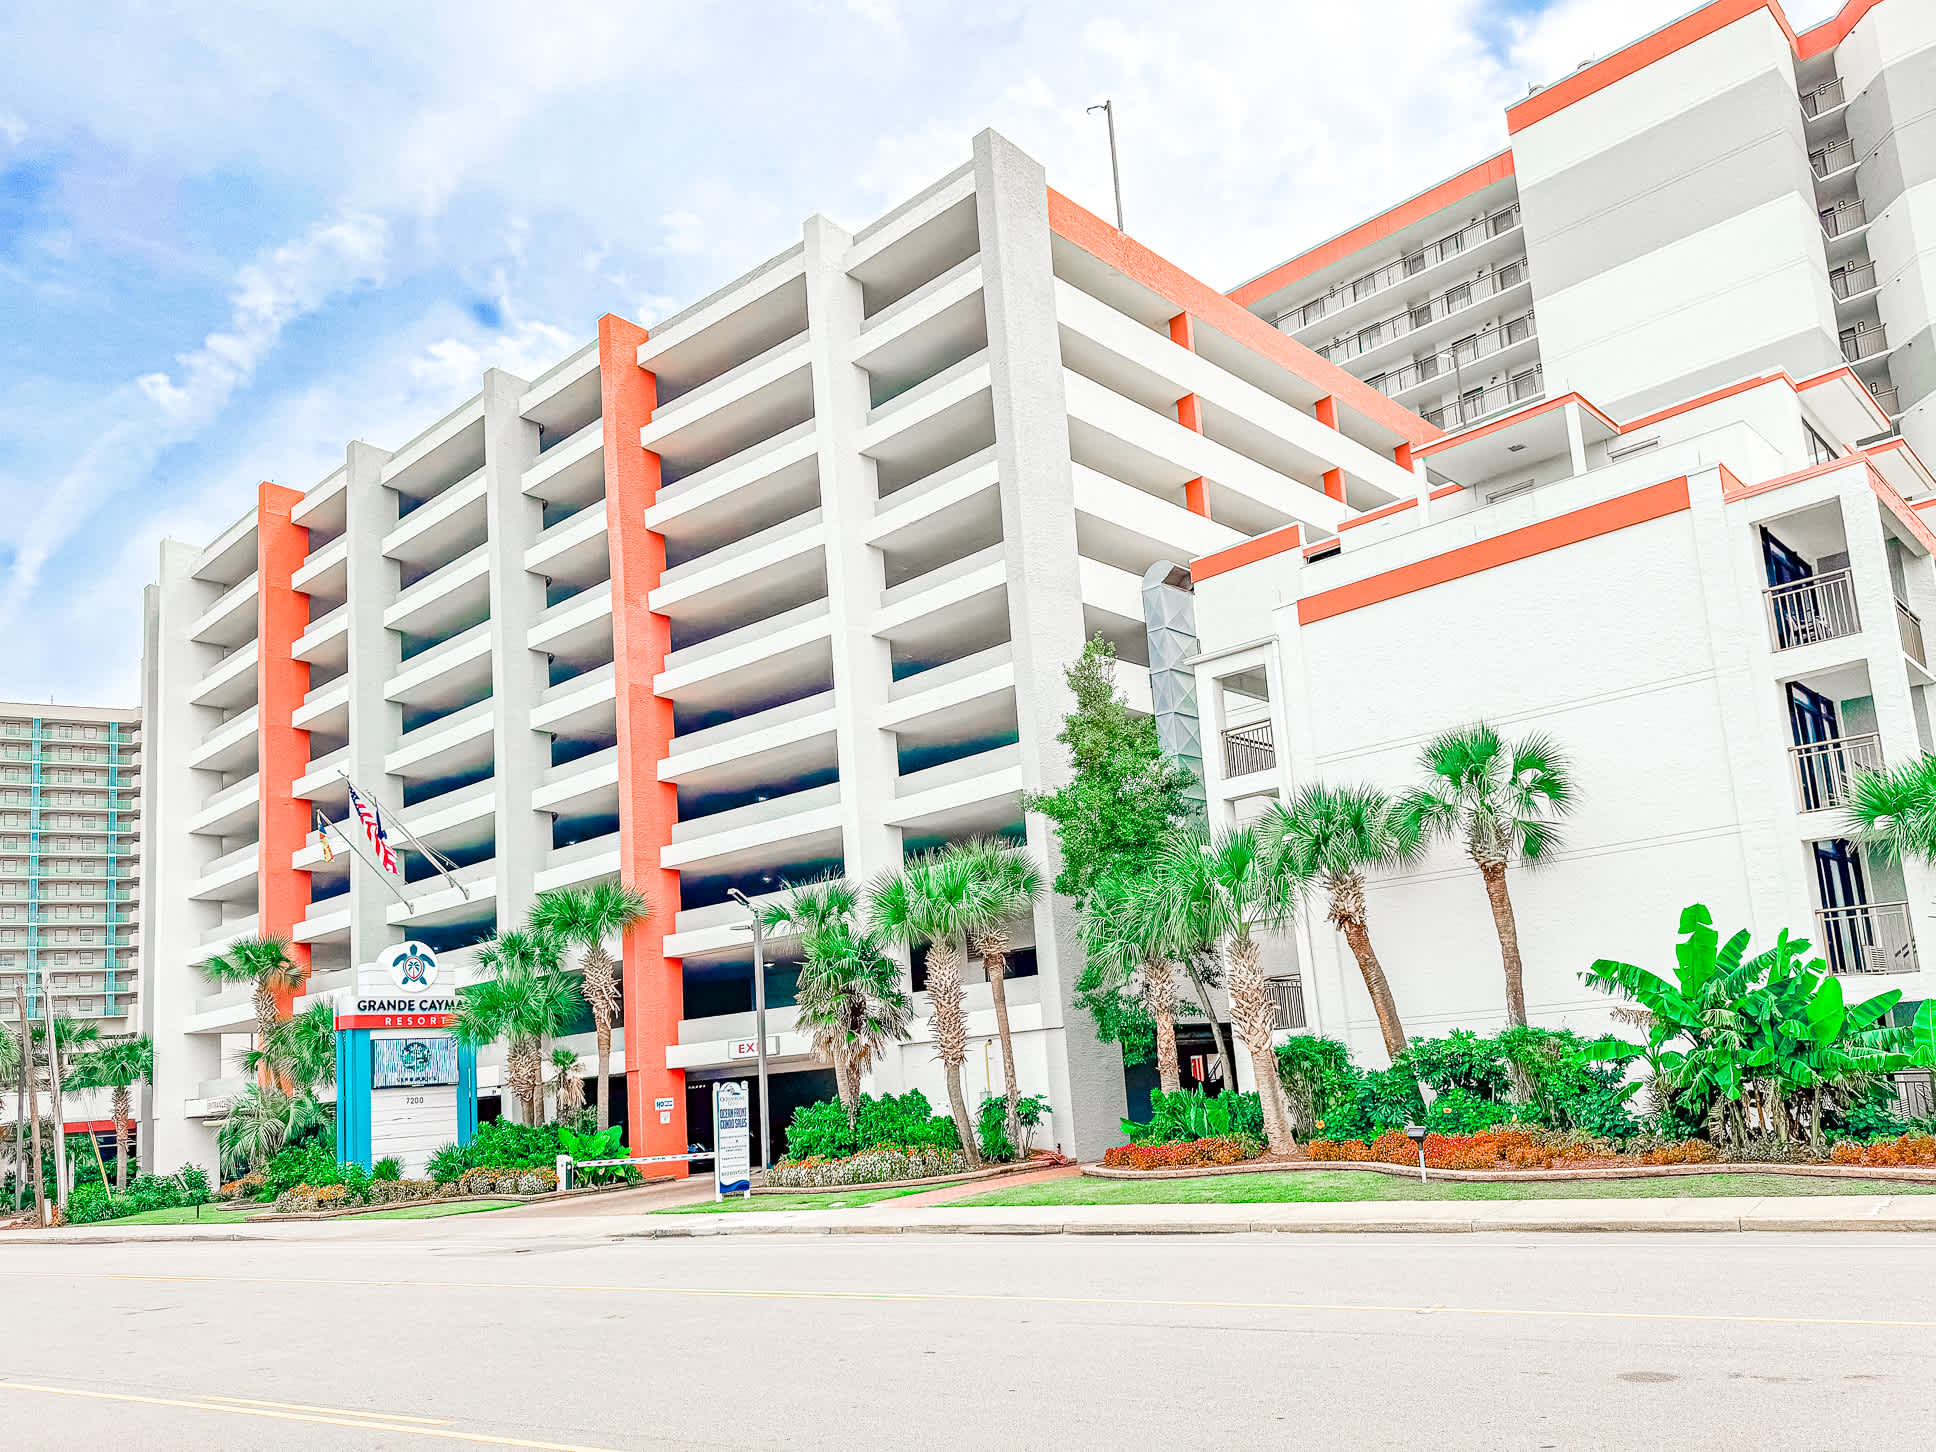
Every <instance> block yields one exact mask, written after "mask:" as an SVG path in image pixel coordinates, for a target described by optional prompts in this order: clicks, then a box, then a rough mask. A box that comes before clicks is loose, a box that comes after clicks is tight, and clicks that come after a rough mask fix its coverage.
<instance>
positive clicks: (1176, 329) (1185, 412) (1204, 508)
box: [1170, 313, 1210, 519]
mask: <svg viewBox="0 0 1936 1452" xmlns="http://www.w3.org/2000/svg"><path fill="white" fill-rule="evenodd" d="M1170 341H1171V342H1172V343H1174V344H1176V345H1177V346H1178V347H1179V348H1188V349H1189V350H1190V351H1191V352H1192V353H1194V352H1196V350H1197V332H1196V324H1195V323H1194V322H1193V321H1192V320H1191V318H1190V315H1189V314H1188V313H1178V314H1177V315H1176V316H1175V317H1173V318H1171V319H1170ZM1176 421H1177V422H1178V423H1180V424H1182V425H1183V427H1185V428H1186V429H1188V430H1190V432H1191V433H1194V434H1200V433H1202V432H1203V401H1202V400H1201V399H1199V398H1198V397H1197V396H1196V395H1195V394H1194V393H1186V394H1184V395H1183V397H1181V398H1179V399H1178V400H1177V401H1176ZM1183 503H1184V505H1185V506H1186V507H1187V508H1188V509H1189V511H1190V513H1192V514H1200V515H1202V516H1203V517H1204V518H1205V519H1208V518H1209V517H1210V491H1209V489H1207V488H1206V487H1205V486H1204V483H1203V480H1202V478H1201V477H1199V478H1195V479H1189V480H1186V481H1185V482H1184V485H1183Z"/></svg>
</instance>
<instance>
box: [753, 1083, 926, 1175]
mask: <svg viewBox="0 0 1936 1452" xmlns="http://www.w3.org/2000/svg"><path fill="white" fill-rule="evenodd" d="M786 1139H787V1150H786V1158H787V1159H789V1160H806V1159H842V1158H845V1157H846V1156H849V1155H852V1154H854V1153H856V1152H858V1151H859V1150H862V1149H871V1148H873V1147H874V1146H876V1145H900V1146H903V1147H907V1148H918V1147H924V1146H925V1147H929V1148H933V1149H951V1150H952V1149H960V1148H961V1136H960V1135H959V1134H957V1133H956V1132H955V1124H954V1121H953V1120H952V1119H950V1118H949V1117H948V1116H947V1115H945V1114H936V1113H935V1112H934V1110H933V1107H932V1106H931V1105H929V1103H928V1096H927V1095H925V1094H923V1093H922V1092H921V1091H920V1090H919V1089H910V1090H909V1091H908V1092H907V1093H905V1094H900V1095H894V1094H883V1095H882V1096H880V1098H878V1099H876V1098H874V1097H872V1096H870V1095H866V1094H863V1095H861V1098H860V1109H859V1113H858V1114H857V1115H856V1120H855V1127H854V1129H853V1130H852V1131H851V1132H850V1131H849V1130H848V1128H847V1111H846V1110H845V1109H844V1108H842V1107H841V1103H840V1101H839V1100H838V1099H823V1100H821V1101H820V1102H819V1103H817V1104H803V1105H801V1106H800V1107H799V1108H798V1109H796V1110H794V1111H793V1118H792V1120H791V1121H790V1122H789V1123H788V1124H787V1131H786Z"/></svg>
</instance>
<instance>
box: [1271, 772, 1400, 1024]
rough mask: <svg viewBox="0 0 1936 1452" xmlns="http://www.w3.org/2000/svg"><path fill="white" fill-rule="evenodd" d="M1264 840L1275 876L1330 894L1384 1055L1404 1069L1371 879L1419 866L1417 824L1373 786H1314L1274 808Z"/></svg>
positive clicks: (1330, 911)
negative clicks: (1378, 870)
mask: <svg viewBox="0 0 1936 1452" xmlns="http://www.w3.org/2000/svg"><path fill="white" fill-rule="evenodd" d="M1258 830H1259V833H1260V835H1262V836H1263V837H1264V838H1265V839H1266V841H1268V843H1269V844H1270V856H1271V863H1272V866H1271V870H1272V873H1273V875H1274V876H1277V877H1279V878H1280V879H1282V880H1283V881H1284V882H1286V883H1298V884H1302V885H1303V886H1304V887H1305V889H1306V890H1308V889H1309V888H1310V887H1311V886H1313V885H1316V886H1320V887H1322V888H1323V889H1324V893H1325V897H1326V902H1327V906H1326V916H1327V917H1329V918H1330V920H1331V923H1332V925H1333V926H1334V927H1336V928H1337V930H1338V931H1339V932H1341V933H1343V934H1344V940H1345V942H1346V943H1348V944H1350V946H1351V953H1352V956H1353V957H1355V958H1356V959H1357V960H1358V971H1359V972H1360V973H1361V974H1363V975H1364V980H1365V991H1366V992H1368V993H1369V994H1370V995H1371V1006H1372V1009H1373V1010H1374V1011H1375V1012H1376V1013H1377V1015H1378V1030H1379V1032H1380V1033H1381V1034H1382V1035H1383V1036H1384V1039H1385V1052H1386V1053H1387V1054H1389V1055H1390V1056H1391V1059H1392V1062H1393V1063H1397V1062H1398V1059H1399V1056H1400V1055H1402V1054H1403V1053H1404V1052H1405V1046H1406V1038H1405V1025H1404V1024H1403V1023H1402V1022H1400V1020H1399V1017H1398V1004H1397V1003H1396V1001H1394V1000H1393V998H1392V991H1391V984H1390V983H1389V982H1388V981H1387V980H1386V978H1385V970H1384V968H1383V967H1381V966H1380V965H1379V962H1378V955H1377V954H1376V953H1375V952H1373V951H1372V947H1371V929H1370V927H1369V926H1368V924H1367V923H1366V920H1365V873H1366V871H1367V870H1369V869H1371V868H1374V867H1391V866H1396V865H1399V864H1401V863H1407V862H1411V861H1414V860H1416V858H1417V856H1418V851H1419V843H1418V833H1417V831H1416V830H1415V827H1414V824H1413V823H1412V822H1411V821H1410V820H1409V819H1408V818H1407V817H1406V815H1405V814H1404V813H1403V812H1401V811H1400V810H1399V808H1398V804H1397V803H1395V802H1394V801H1393V800H1392V799H1391V798H1390V797H1389V796H1387V795H1386V794H1385V793H1384V792H1382V791H1380V790H1379V789H1378V788H1377V787H1374V786H1344V787H1334V786H1325V785H1323V784H1322V783H1319V782H1313V783H1311V784H1310V785H1309V786H1306V787H1305V788H1304V789H1303V790H1302V791H1300V792H1298V794H1297V795H1296V796H1295V797H1293V798H1292V799H1291V800H1290V802H1289V804H1288V805H1287V804H1286V803H1283V802H1276V803H1273V804H1272V807H1271V811H1270V815H1269V817H1268V818H1267V819H1266V820H1265V821H1264V823H1263V824H1262V825H1261V826H1260V827H1259V829H1258Z"/></svg>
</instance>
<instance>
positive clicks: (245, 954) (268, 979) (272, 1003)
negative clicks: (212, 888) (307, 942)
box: [202, 937, 307, 1049]
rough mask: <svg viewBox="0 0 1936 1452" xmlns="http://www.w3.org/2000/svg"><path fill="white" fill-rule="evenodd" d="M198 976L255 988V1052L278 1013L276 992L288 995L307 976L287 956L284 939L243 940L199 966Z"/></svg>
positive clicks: (265, 1040)
mask: <svg viewBox="0 0 1936 1452" xmlns="http://www.w3.org/2000/svg"><path fill="white" fill-rule="evenodd" d="M202 976H203V977H204V978H206V979H208V981H209V982H211V983H214V984H218V985H227V984H231V983H247V984H251V985H253V987H254V989H255V995H254V1006H255V1042H256V1047H257V1048H258V1049H260V1048H262V1047H263V1046H264V1045H266V1044H267V1043H268V1042H269V1035H270V1034H271V1033H273V1032H274V1031H275V1027H276V1020H277V1019H278V1018H280V1017H281V1011H280V1010H279V1009H278V1008H277V1006H276V995H277V994H278V993H292V992H294V991H295V990H296V989H298V988H301V987H302V985H303V980H304V978H305V977H307V974H306V972H305V970H304V969H303V966H302V965H301V964H300V963H297V962H296V961H295V960H294V959H292V958H291V957H290V956H289V940H288V939H287V938H278V937H267V938H244V939H243V940H242V941H241V942H239V943H234V944H231V945H230V946H229V947H228V948H227V949H225V950H224V951H222V952H220V953H217V954H215V955H214V956H213V957H211V958H209V959H208V960H207V961H206V962H204V963H203V964H202Z"/></svg>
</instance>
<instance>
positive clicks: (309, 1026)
mask: <svg viewBox="0 0 1936 1452" xmlns="http://www.w3.org/2000/svg"><path fill="white" fill-rule="evenodd" d="M242 1067H243V1068H244V1069H246V1070H248V1072H249V1073H251V1074H255V1075H258V1076H264V1075H266V1076H268V1077H270V1078H272V1079H274V1080H275V1081H277V1082H279V1083H281V1084H283V1085H284V1086H285V1087H287V1088H288V1089H290V1090H291V1091H292V1092H293V1093H296V1094H309V1093H313V1092H314V1091H315V1089H316V1088H317V1086H318V1085H323V1084H334V1083H335V1082H336V1009H335V1006H334V1005H333V1004H329V1003H312V1004H310V1005H309V1007H308V1008H306V1009H304V1010H303V1011H302V1012H301V1013H299V1014H296V1015H294V1016H293V1017H290V1018H285V1019H283V1020H282V1021H281V1022H280V1023H278V1024H277V1025H276V1026H275V1027H274V1028H272V1029H270V1030H269V1037H268V1038H267V1039H266V1040H265V1041H264V1043H263V1045H262V1047H260V1048H256V1049H250V1050H249V1051H248V1052H247V1053H245V1054H243V1056H242Z"/></svg>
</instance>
